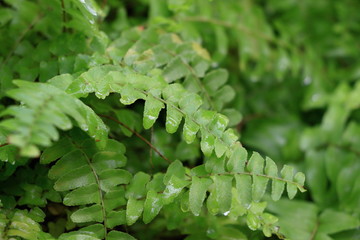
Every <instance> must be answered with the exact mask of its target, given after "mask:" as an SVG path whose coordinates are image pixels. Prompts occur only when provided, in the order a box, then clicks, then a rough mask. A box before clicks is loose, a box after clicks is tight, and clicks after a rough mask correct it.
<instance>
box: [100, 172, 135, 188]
mask: <svg viewBox="0 0 360 240" xmlns="http://www.w3.org/2000/svg"><path fill="white" fill-rule="evenodd" d="M99 177H100V188H101V190H103V191H105V192H109V191H110V190H111V189H113V187H115V186H117V185H120V184H128V183H129V182H130V180H131V177H132V176H131V173H129V172H128V171H126V170H123V169H108V170H105V171H102V172H101V174H99Z"/></svg>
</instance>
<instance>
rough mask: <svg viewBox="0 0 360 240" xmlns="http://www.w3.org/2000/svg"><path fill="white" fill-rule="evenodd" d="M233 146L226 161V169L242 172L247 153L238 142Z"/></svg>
mask: <svg viewBox="0 0 360 240" xmlns="http://www.w3.org/2000/svg"><path fill="white" fill-rule="evenodd" d="M234 148H235V149H234V150H233V152H232V154H231V156H230V158H229V161H228V162H227V165H226V166H227V169H228V170H229V171H230V172H235V173H239V172H244V169H245V164H246V161H247V156H248V153H247V151H246V149H245V148H243V147H242V146H241V145H240V144H237V145H236V146H235V147H234Z"/></svg>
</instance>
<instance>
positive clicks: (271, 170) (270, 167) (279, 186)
mask: <svg viewBox="0 0 360 240" xmlns="http://www.w3.org/2000/svg"><path fill="white" fill-rule="evenodd" d="M265 174H266V175H268V176H270V177H275V178H277V177H278V168H277V166H276V164H275V162H274V161H273V160H271V159H270V158H266V167H265ZM284 189H285V182H283V181H278V180H276V179H273V180H272V185H271V198H272V199H273V200H274V201H278V200H279V199H280V197H281V195H282V194H283V192H284Z"/></svg>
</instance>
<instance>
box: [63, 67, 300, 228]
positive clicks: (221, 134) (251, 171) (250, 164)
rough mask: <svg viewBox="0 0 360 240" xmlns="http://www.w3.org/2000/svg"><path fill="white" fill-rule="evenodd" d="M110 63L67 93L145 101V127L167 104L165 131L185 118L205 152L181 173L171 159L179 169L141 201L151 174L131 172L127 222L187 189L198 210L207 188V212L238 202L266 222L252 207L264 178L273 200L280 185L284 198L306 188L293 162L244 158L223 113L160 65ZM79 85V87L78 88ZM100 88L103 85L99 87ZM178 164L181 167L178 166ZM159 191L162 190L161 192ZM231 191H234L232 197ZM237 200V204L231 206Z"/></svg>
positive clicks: (187, 134) (188, 132)
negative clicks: (142, 69)
mask: <svg viewBox="0 0 360 240" xmlns="http://www.w3.org/2000/svg"><path fill="white" fill-rule="evenodd" d="M112 68H113V67H111V66H102V67H96V68H93V69H91V70H90V71H88V72H86V73H84V74H82V75H81V76H80V77H79V78H78V79H76V80H75V81H74V82H73V83H72V85H70V86H69V88H68V89H67V91H68V93H69V94H71V92H72V91H73V90H74V89H76V90H77V91H75V93H76V94H79V93H80V94H83V95H84V94H85V95H86V94H88V93H91V92H95V94H96V95H99V92H97V90H96V89H101V95H102V96H107V95H109V94H110V93H111V92H117V93H120V94H121V99H120V101H121V102H122V103H123V104H125V105H129V104H132V103H134V102H135V101H136V100H138V99H142V100H144V101H145V110H144V121H143V124H144V128H150V127H151V126H152V125H153V124H154V122H155V121H156V119H157V118H158V115H159V112H160V111H161V109H162V108H164V107H166V109H167V117H166V126H167V127H166V129H167V130H168V132H170V133H174V132H175V131H176V130H177V129H178V127H179V125H180V123H181V121H182V118H184V119H185V123H184V126H183V136H184V139H185V141H186V142H187V143H191V142H192V141H194V139H195V137H196V135H197V133H198V131H200V133H201V149H202V151H203V152H204V154H205V155H206V156H207V159H206V161H205V164H204V165H202V166H199V167H198V168H197V169H201V168H203V170H202V171H200V172H198V173H195V172H194V174H192V175H189V176H185V171H189V170H185V168H184V167H183V166H182V164H181V166H177V167H176V168H177V171H171V169H172V168H173V167H174V165H173V164H179V163H177V162H174V163H173V164H172V165H171V166H170V167H169V171H170V172H180V175H173V176H171V178H164V185H165V188H163V189H159V192H154V191H149V192H148V193H147V194H146V199H145V201H144V200H143V199H144V197H145V189H146V188H145V185H146V183H147V182H149V180H150V177H149V176H148V175H143V174H141V176H142V177H141V179H142V180H141V181H140V180H136V179H138V178H140V175H136V177H135V178H134V179H135V180H133V181H132V183H131V184H130V185H131V186H137V189H138V190H137V191H140V192H138V193H137V194H135V195H134V194H130V195H129V194H128V192H127V198H128V205H127V212H126V214H127V224H130V225H131V224H133V223H134V222H135V221H136V220H137V219H138V218H139V217H140V216H141V214H142V213H143V212H144V221H146V222H148V221H150V220H151V219H152V218H153V217H154V216H156V215H157V214H158V212H159V210H160V209H161V208H162V206H163V205H167V204H170V203H172V202H173V201H174V200H175V199H176V198H178V197H179V198H180V197H182V196H183V194H185V193H186V192H188V195H189V197H188V199H189V209H190V210H191V212H192V213H193V214H195V215H199V214H200V212H201V209H202V205H203V202H204V201H205V200H206V193H207V192H208V191H209V192H210V196H209V197H208V200H207V206H208V210H209V211H210V212H212V213H213V214H218V213H222V214H225V213H226V212H228V211H231V209H236V208H237V209H239V207H240V206H242V208H244V209H245V210H244V211H245V212H247V218H249V220H248V222H249V224H250V225H249V226H252V228H253V229H257V228H259V227H260V226H263V225H264V224H265V223H263V222H262V220H261V219H263V217H262V214H263V212H262V211H263V210H262V211H259V210H256V209H257V207H255V210H254V209H253V208H254V207H253V206H258V205H259V204H260V203H259V202H260V200H261V199H262V197H263V195H264V193H265V190H266V188H267V184H268V182H269V180H271V181H272V197H273V199H274V200H278V199H279V198H280V196H281V195H282V193H283V191H284V188H285V186H286V187H287V192H288V196H289V198H293V197H294V195H295V194H296V192H297V190H298V189H299V190H300V191H305V189H304V187H303V184H304V175H303V174H302V173H297V174H296V175H295V177H294V173H293V168H291V167H289V166H284V168H283V169H282V171H281V176H279V175H278V168H277V166H276V164H275V163H274V162H273V161H272V160H271V159H269V158H267V159H266V166H265V160H264V159H263V158H262V157H261V156H260V155H259V154H258V153H254V154H253V155H252V156H251V158H250V159H249V160H248V159H247V152H246V150H245V149H244V148H243V147H242V146H241V144H240V143H239V142H238V141H237V140H238V137H237V136H236V134H235V133H234V132H233V131H232V130H231V129H227V124H228V119H227V117H225V116H224V115H222V114H219V113H216V112H214V111H209V110H205V109H203V108H202V106H203V103H202V100H201V97H200V96H199V95H197V94H195V93H191V92H189V91H187V90H186V89H185V88H183V87H182V85H180V84H178V83H171V84H168V83H166V81H165V80H164V79H163V77H162V75H161V74H162V72H161V71H159V70H156V71H153V72H151V73H149V74H148V75H142V74H139V73H137V72H136V71H134V70H131V69H129V68H127V67H125V68H118V67H117V68H118V71H111V70H110V71H107V69H112ZM106 71H107V73H106ZM99 72H101V73H102V74H101V77H98V78H95V77H94V76H95V75H96V76H100V74H99ZM81 89H83V92H81V91H79V90H81ZM104 89H106V91H103V90H104ZM182 168H184V170H180V169H182ZM197 171H198V170H197ZM145 176H147V177H145ZM189 178H190V179H189ZM138 181H140V182H141V183H140V182H138ZM189 186H190V187H189ZM130 189H131V187H130ZM140 189H141V190H140ZM184 189H185V190H184ZM186 189H189V190H188V191H187V190H186ZM233 189H234V190H233ZM160 192H163V193H162V194H160ZM184 192H185V193H184ZM234 193H235V194H236V195H237V196H236V197H235V200H234V201H233V194H234ZM236 203H240V204H241V205H240V206H237V207H236V206H232V204H235V205H236ZM150 206H152V207H150ZM216 206H218V207H216ZM240 208H241V207H240ZM264 208H265V207H264ZM246 209H248V210H246ZM240 212H241V211H240ZM149 213H152V214H149ZM254 222H256V224H254ZM251 224H253V225H251Z"/></svg>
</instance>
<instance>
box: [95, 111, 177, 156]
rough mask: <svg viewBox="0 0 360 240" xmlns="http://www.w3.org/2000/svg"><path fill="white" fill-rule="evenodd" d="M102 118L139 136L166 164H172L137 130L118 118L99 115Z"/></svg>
mask: <svg viewBox="0 0 360 240" xmlns="http://www.w3.org/2000/svg"><path fill="white" fill-rule="evenodd" d="M98 115H99V116H100V117H103V118H107V119H109V120H112V121H114V122H116V123H118V124H120V125H121V126H123V127H124V128H126V129H127V130H129V131H130V132H132V133H133V134H134V135H135V136H137V137H138V138H140V139H141V140H142V141H143V142H145V143H146V144H147V145H148V146H149V147H150V148H151V149H152V150H154V151H155V152H156V153H157V154H158V155H159V156H160V157H161V158H162V159H164V160H165V161H166V162H168V163H171V161H170V160H169V159H168V158H167V157H165V156H164V155H163V154H162V153H161V152H160V151H159V150H158V149H157V148H156V147H155V146H154V145H152V144H151V142H149V141H148V140H147V139H146V138H144V137H143V136H141V134H139V133H138V132H136V131H135V130H133V129H132V128H130V127H129V126H128V125H126V124H125V123H123V122H121V121H119V120H117V119H116V118H113V117H111V116H108V115H104V114H98Z"/></svg>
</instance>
